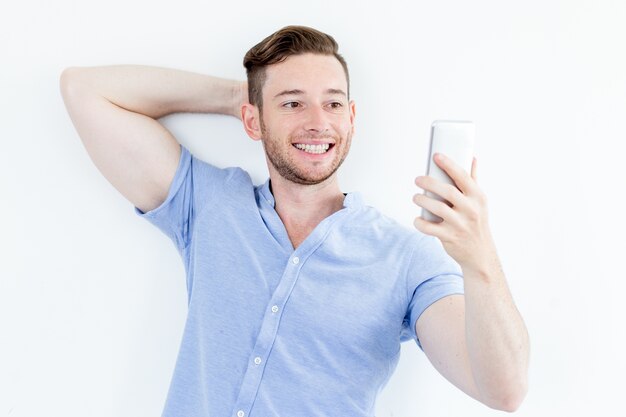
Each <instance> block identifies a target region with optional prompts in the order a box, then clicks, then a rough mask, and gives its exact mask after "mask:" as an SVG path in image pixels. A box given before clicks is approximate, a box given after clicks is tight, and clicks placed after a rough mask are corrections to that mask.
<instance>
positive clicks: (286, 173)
mask: <svg viewBox="0 0 626 417" xmlns="http://www.w3.org/2000/svg"><path fill="white" fill-rule="evenodd" d="M261 134H262V135H263V141H262V142H263V149H264V150H265V155H266V156H267V159H268V160H269V161H270V163H271V164H272V166H273V167H274V168H275V169H276V171H277V172H278V174H279V175H280V176H281V177H283V178H284V179H286V180H287V181H291V182H294V183H296V184H302V185H314V184H319V183H322V182H324V181H326V180H327V179H328V178H330V177H331V176H332V175H333V174H334V173H335V172H336V171H337V170H338V169H339V167H340V166H341V164H343V161H345V159H346V156H347V155H348V150H349V149H350V143H351V141H352V135H351V133H350V132H349V133H348V134H347V136H346V137H345V138H344V139H341V140H337V138H334V139H335V145H334V147H333V148H334V151H335V157H334V159H333V161H332V164H331V166H330V169H329V170H328V171H327V172H322V173H319V174H316V175H314V174H312V173H307V172H306V171H305V170H302V169H300V168H299V167H298V166H297V164H296V162H295V161H294V160H293V158H291V157H290V156H289V153H288V151H284V150H283V149H282V148H281V145H282V144H281V143H280V140H278V139H276V138H272V136H271V135H272V133H271V132H270V131H269V130H268V129H267V127H266V126H265V123H263V116H261ZM322 137H329V136H322ZM297 138H298V139H313V138H315V139H320V137H319V136H312V135H310V136H298V137H297ZM291 139H293V137H291V136H290V137H289V141H288V142H287V143H286V145H288V146H293V145H292V143H293V141H292V140H291ZM339 146H341V147H342V148H341V149H340V148H339Z"/></svg>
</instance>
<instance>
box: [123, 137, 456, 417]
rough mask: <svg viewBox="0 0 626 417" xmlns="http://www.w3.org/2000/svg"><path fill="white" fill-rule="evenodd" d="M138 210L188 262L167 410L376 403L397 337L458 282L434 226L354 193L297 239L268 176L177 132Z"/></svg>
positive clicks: (334, 407)
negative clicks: (169, 178) (160, 194)
mask: <svg viewBox="0 0 626 417" xmlns="http://www.w3.org/2000/svg"><path fill="white" fill-rule="evenodd" d="M181 150H182V153H181V158H180V162H179V165H178V168H177V171H176V175H175V177H174V180H173V182H172V184H171V186H170V190H169V194H168V196H167V198H166V200H165V201H164V202H163V203H162V204H161V205H160V206H159V207H157V208H155V209H154V210H152V211H149V212H147V213H143V212H142V211H141V210H139V209H138V208H137V207H135V212H136V213H137V214H138V215H140V216H141V217H144V218H145V219H147V220H148V221H150V222H151V223H153V224H154V225H156V226H157V227H158V228H159V229H161V230H162V231H163V232H164V233H165V234H166V235H167V236H169V237H170V239H172V241H173V242H174V244H175V245H176V248H177V249H178V251H179V253H180V255H181V258H182V260H183V262H184V265H185V271H186V275H187V293H188V307H189V309H188V316H187V321H186V324H185V329H184V333H183V338H182V342H181V345H180V351H179V354H178V359H177V362H176V367H175V370H174V374H173V377H172V381H171V385H170V389H169V392H168V397H167V400H166V403H165V408H164V411H163V414H162V415H163V416H164V417H200V416H202V417H208V416H210V417H226V416H232V417H248V416H249V417H272V416H280V417H299V416H302V417H314V416H325V417H326V416H350V417H360V416H363V417H366V416H367V417H371V416H373V415H374V410H375V402H376V398H377V396H378V394H379V392H380V391H381V390H382V388H383V387H384V386H385V384H386V383H387V381H388V380H389V378H390V377H391V375H392V373H393V371H394V370H395V368H396V365H397V363H398V359H399V357H400V343H401V342H404V341H408V340H411V339H413V340H415V341H416V342H417V344H418V346H420V348H421V345H419V341H418V339H417V336H416V334H415V322H416V320H417V318H418V317H419V316H420V314H421V313H422V312H423V311H424V310H425V309H426V308H427V307H428V306H429V305H430V304H432V303H433V302H435V301H436V300H438V299H440V298H442V297H444V296H447V295H451V294H461V293H463V280H462V275H461V269H460V267H459V265H458V264H457V263H456V262H455V261H454V260H453V259H452V258H451V257H450V256H449V255H448V254H447V253H446V252H445V251H444V249H443V246H442V245H441V243H440V242H439V240H438V239H436V238H434V237H432V236H428V235H425V234H422V233H420V232H418V231H417V230H415V229H409V228H405V227H403V226H401V225H399V224H398V223H397V222H395V221H394V220H392V219H390V218H388V217H385V216H383V215H381V214H380V213H379V212H378V211H377V210H375V209H374V208H372V207H369V206H367V205H365V204H364V203H363V201H362V198H361V196H360V194H357V193H348V194H347V195H346V197H345V199H344V203H343V209H341V210H339V211H337V212H335V213H334V214H332V215H330V216H328V217H327V218H325V219H324V220H323V221H322V222H321V223H320V224H319V225H318V226H317V227H316V228H315V229H314V230H313V232H311V234H310V235H309V236H308V237H307V238H306V240H305V241H304V242H302V243H301V244H300V246H298V248H297V249H296V250H294V248H293V245H292V244H291V241H290V240H289V237H288V235H287V232H286V229H285V227H284V225H283V223H282V221H281V220H280V218H279V216H278V214H277V213H276V211H275V210H274V197H273V196H272V193H271V191H270V182H269V179H268V180H267V181H266V182H265V183H264V184H263V185H260V186H255V185H254V184H253V183H252V181H251V179H250V176H249V175H248V173H247V172H246V171H244V170H242V169H241V168H226V169H220V168H217V167H215V166H212V165H210V164H208V163H206V162H203V161H201V160H199V159H197V158H196V157H195V156H193V155H191V153H190V152H189V151H188V150H187V149H186V148H185V147H183V146H181Z"/></svg>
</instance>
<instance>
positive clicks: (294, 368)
mask: <svg viewBox="0 0 626 417" xmlns="http://www.w3.org/2000/svg"><path fill="white" fill-rule="evenodd" d="M244 65H245V67H246V69H247V75H248V83H247V85H246V83H240V82H236V81H229V80H224V79H219V78H215V77H210V76H205V75H200V74H193V73H188V72H183V71H178V70H173V69H164V68H152V67H141V66H112V67H94V68H69V69H67V70H65V71H64V73H63V74H62V77H61V87H62V93H63V97H64V99H65V103H66V106H67V108H68V111H69V114H70V116H71V118H72V121H73V123H74V125H75V126H76V129H77V131H78V133H79V135H80V137H81V139H82V141H83V143H84V145H85V147H86V149H87V151H88V153H89V155H90V157H91V158H92V160H93V161H94V163H95V164H96V166H97V167H98V169H100V171H101V172H102V173H103V174H104V175H105V176H106V178H107V179H108V180H109V181H110V182H111V183H112V184H113V186H115V187H116V188H117V189H118V190H119V191H120V192H121V193H122V194H123V195H124V196H125V197H126V198H127V199H128V200H129V201H130V202H131V203H133V204H134V205H135V211H136V213H137V214H138V215H140V216H142V217H145V218H146V219H148V220H149V221H150V222H152V223H153V224H155V225H156V226H157V227H159V228H160V229H161V230H162V231H163V232H164V233H166V234H167V235H168V236H169V237H170V238H171V239H172V241H173V242H174V243H175V245H176V247H177V249H178V251H179V253H180V255H181V257H182V259H183V262H184V264H185V268H186V273H187V290H188V305H189V312H188V317H187V323H186V326H185V331H184V335H183V340H182V343H181V348H180V353H179V356H178V360H177V363H176V369H175V372H174V375H173V378H172V382H171V386H170V390H169V393H168V398H167V401H166V404H165V409H164V412H163V415H164V416H185V417H191V416H207V415H209V416H220V417H221V416H236V417H245V416H252V417H266V416H290V417H294V416H329V415H333V416H372V415H373V413H374V408H375V400H376V397H377V394H378V393H379V391H380V390H381V389H382V388H383V387H384V385H385V384H386V383H387V381H388V380H389V378H390V376H391V374H392V373H393V370H394V369H395V366H396V365H397V362H398V359H399V354H400V342H403V341H407V340H410V339H411V338H413V340H415V341H416V342H417V343H418V346H419V347H420V348H421V349H422V350H423V351H424V352H425V353H426V355H427V356H428V358H429V360H430V361H431V362H432V363H433V365H434V366H435V367H436V368H437V369H438V371H439V372H441V374H443V375H444V376H445V377H446V378H447V379H448V380H450V381H451V382H452V383H453V384H455V385H456V386H457V387H459V388H460V389H461V390H463V391H464V392H466V393H467V394H468V395H470V396H472V397H474V398H476V399H477V400H479V401H481V402H483V403H485V404H486V405H488V406H490V407H493V408H496V409H501V410H507V411H513V410H515V409H516V408H517V407H518V406H519V404H520V403H521V401H522V399H523V397H524V396H525V393H526V386H527V382H526V381H527V367H528V354H529V353H528V352H529V347H528V343H529V342H528V335H527V332H526V328H525V326H524V323H523V320H522V318H521V317H520V315H519V313H518V312H517V309H516V308H515V305H514V303H513V300H512V298H511V294H510V292H509V290H508V288H507V284H506V280H505V277H504V275H503V272H502V270H501V268H500V266H499V262H498V258H497V255H496V250H495V246H494V243H493V241H492V239H491V235H490V232H489V227H488V223H487V209H486V202H485V197H484V195H483V193H482V192H481V190H480V189H479V187H478V186H477V183H476V161H474V165H473V168H472V173H471V176H470V175H468V174H466V173H464V172H463V171H462V170H460V169H459V167H458V166H457V165H455V164H454V163H452V162H450V161H448V160H446V159H441V160H439V161H438V164H439V165H440V166H441V167H442V168H443V169H444V170H446V171H447V172H448V173H449V174H450V175H451V177H452V178H453V179H454V180H455V182H456V184H457V185H458V186H459V188H460V191H459V190H457V189H456V188H454V187H451V186H446V185H444V184H442V183H440V182H437V181H435V180H433V179H431V178H427V177H418V179H417V180H416V182H417V184H418V185H419V186H420V187H421V188H423V189H428V190H431V191H433V192H435V193H437V194H439V195H441V196H443V197H444V198H446V199H447V200H448V201H450V202H451V203H452V206H451V207H450V206H448V205H446V204H443V203H440V202H437V201H435V200H433V199H430V198H427V197H425V196H423V195H421V194H417V195H416V196H415V197H414V200H415V203H416V204H418V205H419V206H423V207H425V208H427V209H428V210H430V211H431V212H433V213H435V214H437V215H439V216H440V217H442V218H443V219H444V221H443V222H442V223H440V224H434V223H429V222H426V221H424V220H423V219H421V218H416V219H415V226H416V228H417V229H418V231H415V230H413V231H411V230H407V229H405V228H403V227H400V226H399V225H398V224H397V223H396V222H394V221H392V220H390V219H389V218H386V217H384V216H382V215H381V214H380V213H378V212H377V211H376V210H375V209H373V208H371V207H368V206H366V205H364V204H363V201H362V200H361V197H360V195H359V194H357V193H347V194H344V193H342V192H341V191H340V188H339V185H338V181H337V169H338V168H339V166H340V165H341V163H342V162H343V160H344V159H345V157H346V155H347V154H348V151H349V148H350V141H351V138H352V135H353V133H354V119H355V103H354V101H352V100H350V98H349V95H350V92H349V77H348V70H347V66H346V64H345V61H344V59H343V58H342V57H341V55H339V54H338V52H337V44H336V42H335V41H334V39H333V38H332V37H330V36H329V35H326V34H324V33H322V32H319V31H317V30H314V29H311V28H307V27H300V26H290V27H286V28H283V29H281V30H279V31H278V32H276V33H274V34H272V35H270V36H268V37H267V38H266V39H264V40H263V41H262V42H261V43H259V44H258V45H256V46H255V47H253V48H252V49H251V50H250V51H249V52H248V53H247V54H246V57H245V58H244ZM248 100H249V102H248ZM176 112H204V113H221V114H229V115H232V116H236V117H239V118H240V119H241V120H242V122H243V125H244V128H245V130H246V132H247V134H248V135H249V136H250V137H251V138H252V139H254V140H260V141H261V142H262V144H263V147H264V150H265V155H266V159H267V163H268V168H269V174H270V178H269V179H268V180H267V181H266V182H265V183H264V184H262V185H258V186H256V185H253V184H252V182H251V180H250V177H249V175H248V174H247V173H246V172H245V171H243V170H242V169H240V168H228V169H220V168H217V167H215V166H212V165H210V164H208V163H206V162H204V161H201V160H198V159H197V158H195V157H194V156H193V155H191V154H190V153H189V151H188V150H187V149H185V148H184V147H182V146H181V145H179V144H178V143H177V142H176V140H175V138H174V137H173V136H172V135H171V134H170V133H169V132H168V131H167V130H166V129H165V128H164V127H163V126H162V125H161V124H159V123H158V122H157V121H156V119H158V118H160V117H162V116H165V115H167V114H171V113H176Z"/></svg>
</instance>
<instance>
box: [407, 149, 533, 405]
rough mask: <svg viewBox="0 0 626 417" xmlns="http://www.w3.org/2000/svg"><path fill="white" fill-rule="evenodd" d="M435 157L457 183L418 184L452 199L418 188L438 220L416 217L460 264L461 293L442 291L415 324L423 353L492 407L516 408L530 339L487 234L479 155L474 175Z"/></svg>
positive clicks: (418, 197)
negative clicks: (437, 221) (479, 185)
mask: <svg viewBox="0 0 626 417" xmlns="http://www.w3.org/2000/svg"><path fill="white" fill-rule="evenodd" d="M435 162H436V163H437V164H438V165H439V166H440V167H441V168H442V169H444V170H445V171H446V172H447V173H448V175H450V177H451V178H452V179H453V180H454V182H455V184H456V185H457V187H458V189H457V188H456V187H454V186H452V185H450V184H444V183H442V182H441V181H438V180H436V179H434V178H431V177H418V178H417V179H416V183H417V184H418V185H419V186H420V187H422V188H424V189H425V190H430V191H432V192H434V193H435V194H437V195H439V196H441V197H443V198H444V199H446V200H447V201H449V202H450V203H451V206H448V205H447V204H445V203H443V202H441V201H437V200H435V199H433V198H430V197H427V196H425V195H423V194H416V195H415V196H414V201H415V202H416V204H418V205H420V206H422V207H425V208H426V209H428V210H429V211H431V212H433V213H434V214H436V215H438V216H439V217H441V218H442V219H443V222H441V223H434V222H428V221H426V220H424V219H422V218H419V217H418V218H416V219H415V226H416V227H417V228H418V229H419V230H420V231H422V232H423V233H427V234H430V235H432V236H436V237H438V238H439V239H440V241H441V243H442V244H443V246H444V249H445V250H446V252H448V254H449V255H450V256H451V257H452V258H454V259H455V260H456V261H457V262H458V263H459V265H460V266H461V269H462V270H463V281H464V286H465V295H464V296H450V297H445V298H443V299H441V300H439V301H438V302H436V303H434V304H433V305H431V306H430V307H429V308H428V309H427V310H426V311H424V313H423V314H422V315H421V316H420V318H419V319H418V320H417V323H416V326H415V329H416V332H417V334H418V335H419V338H420V341H421V342H422V347H423V348H424V352H425V353H426V355H427V356H428V358H429V359H430V361H431V362H432V363H433V365H434V366H435V367H436V368H437V369H438V370H439V372H441V374H443V375H444V376H445V377H446V378H447V379H449V380H450V381H451V382H453V383H454V384H455V385H456V386H458V387H459V388H461V389H462V390H463V391H465V392H466V393H467V394H469V395H471V396H472V397H474V398H476V399H478V400H480V401H481V402H483V403H484V404H487V405H489V406H490V407H492V408H496V409H500V410H505V411H514V410H516V409H517V407H519V405H520V404H521V402H522V400H523V399H524V397H525V396H526V392H527V389H528V362H529V354H530V342H529V337H528V331H527V330H526V326H525V324H524V321H523V319H522V317H521V315H520V314H519V311H518V310H517V308H516V307H515V303H514V302H513V297H512V296H511V293H510V291H509V288H508V285H507V282H506V278H505V276H504V272H503V271H502V268H501V266H500V260H499V259H498V255H497V252H496V248H495V243H494V241H493V238H492V236H491V231H490V228H489V222H488V216H487V199H486V196H485V194H484V193H483V192H482V190H481V189H480V188H479V187H478V184H477V169H476V166H477V161H476V159H474V163H473V164H472V172H471V176H470V175H469V174H468V173H466V172H465V171H464V170H463V168H461V167H460V166H459V165H457V164H456V163H455V162H454V161H453V160H451V159H450V158H445V157H444V158H442V157H441V155H436V157H435Z"/></svg>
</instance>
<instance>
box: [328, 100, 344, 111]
mask: <svg viewBox="0 0 626 417" xmlns="http://www.w3.org/2000/svg"><path fill="white" fill-rule="evenodd" d="M330 107H332V108H333V109H339V108H341V107H343V104H342V103H340V102H338V101H333V102H332V103H330Z"/></svg>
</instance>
